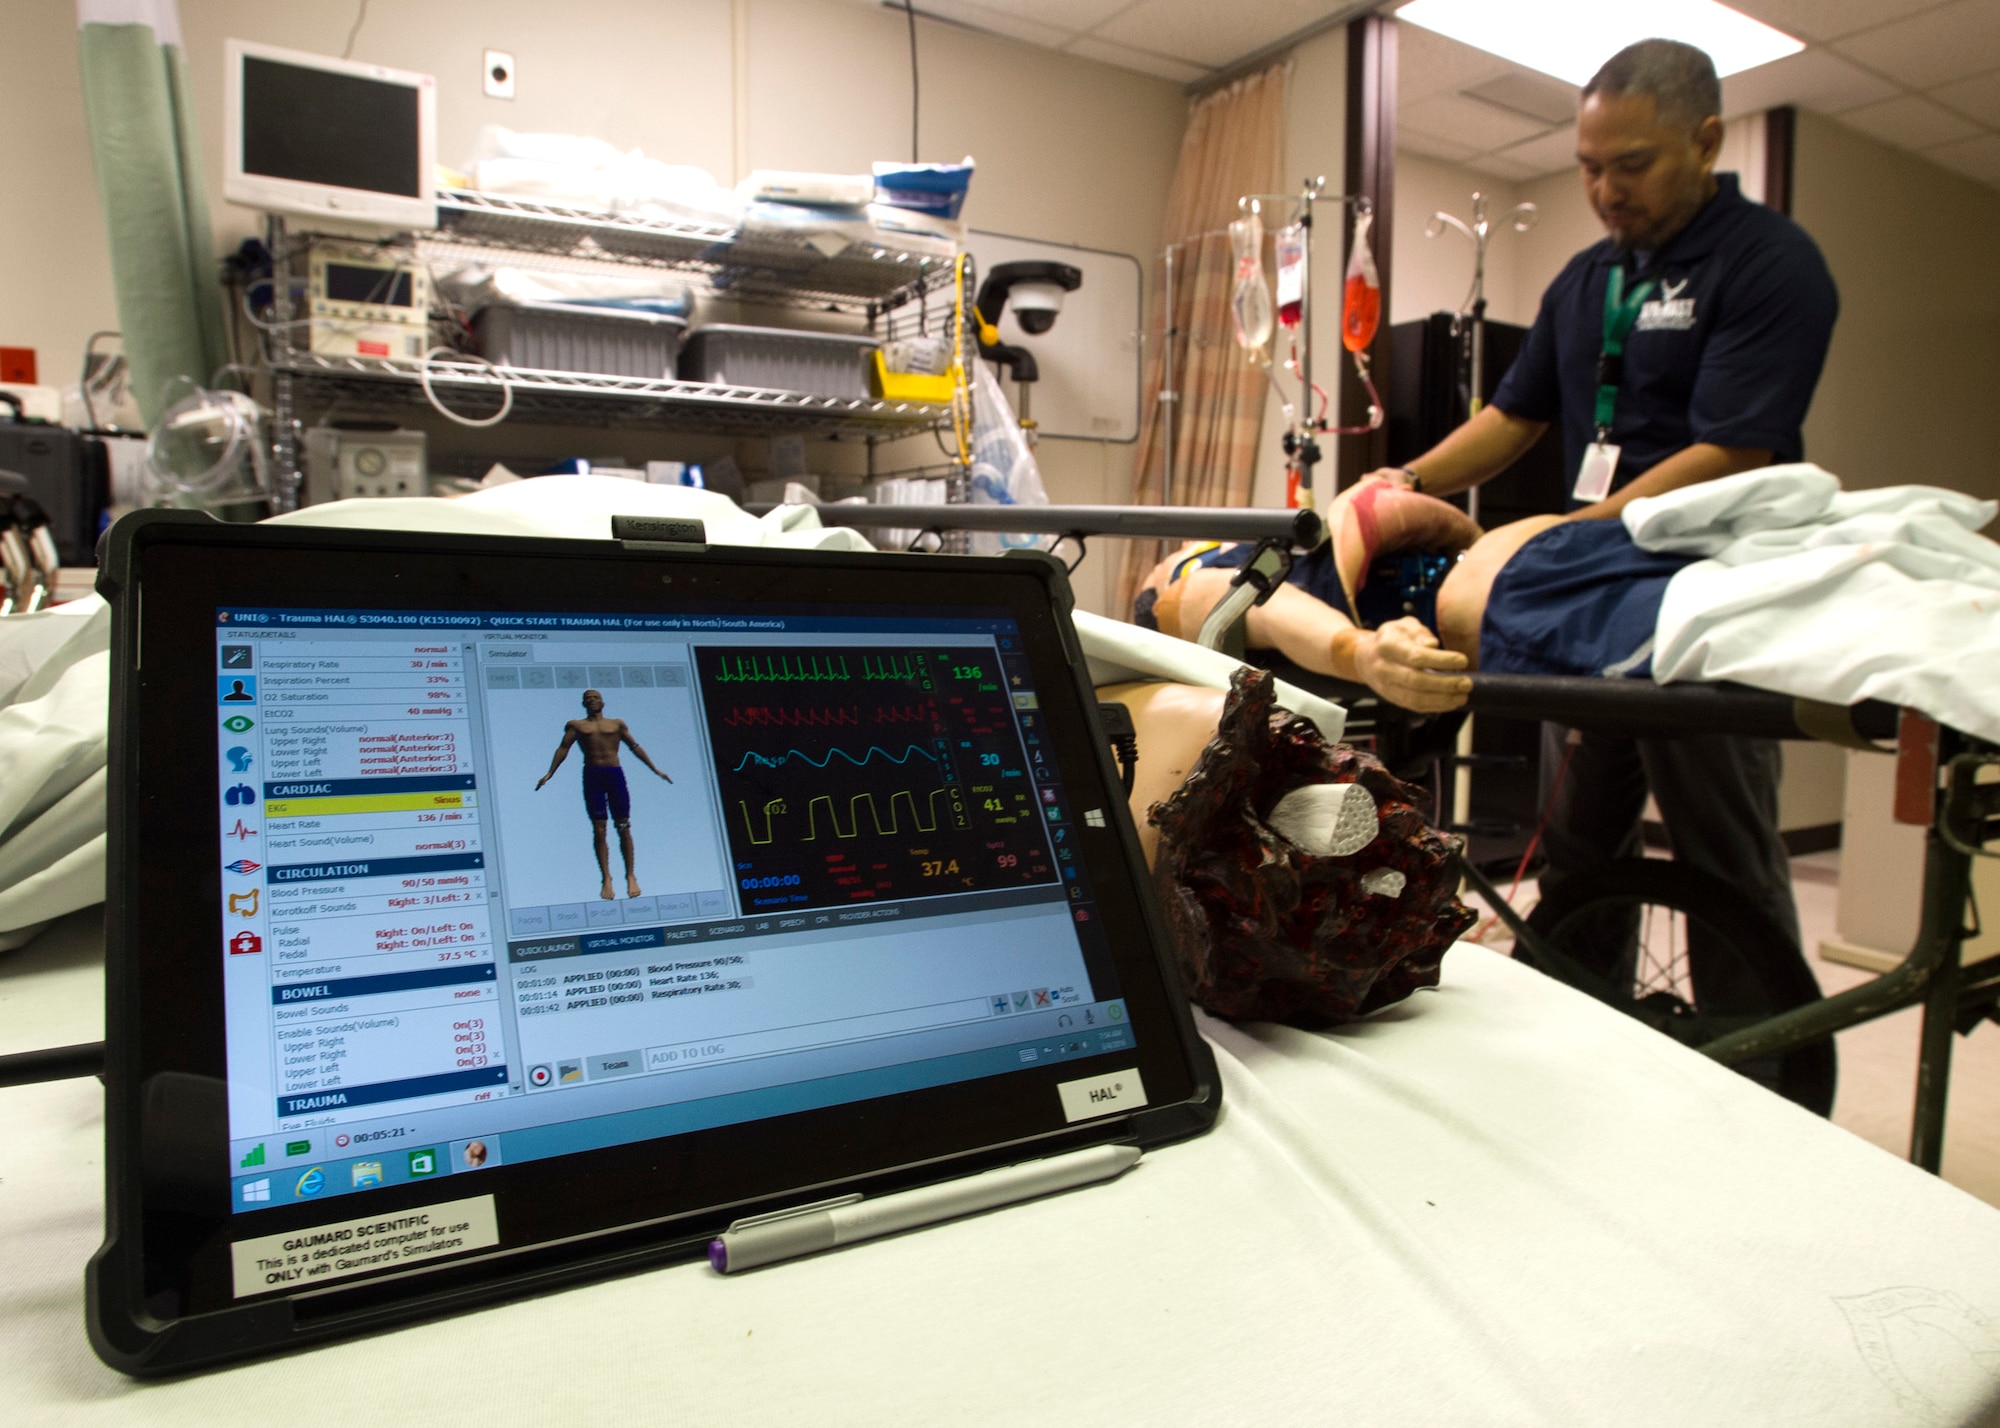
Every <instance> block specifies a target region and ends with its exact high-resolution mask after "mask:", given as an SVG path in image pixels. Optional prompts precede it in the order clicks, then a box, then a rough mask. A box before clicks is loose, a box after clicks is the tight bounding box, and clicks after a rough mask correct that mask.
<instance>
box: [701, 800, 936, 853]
mask: <svg viewBox="0 0 2000 1428" xmlns="http://www.w3.org/2000/svg"><path fill="white" fill-rule="evenodd" d="M955 791H956V790H954V789H951V788H934V789H932V790H931V791H930V797H929V798H927V799H926V800H925V811H924V813H922V814H920V813H918V812H917V795H916V793H915V792H914V791H913V790H911V789H907V788H905V789H898V790H897V791H896V792H895V793H892V794H890V795H889V821H888V823H887V824H886V825H885V824H884V823H883V822H882V809H881V806H880V805H879V804H877V803H876V802H875V795H874V794H872V793H857V794H855V795H854V797H852V798H851V799H849V800H848V801H847V826H846V827H845V828H843V827H841V826H840V814H839V811H838V810H837V809H836V808H835V806H834V802H833V799H832V798H831V797H830V796H829V795H826V794H821V795H820V796H819V797H817V798H812V799H808V800H807V801H806V832H805V836H804V837H803V838H801V839H799V841H800V842H801V843H816V842H818V841H819V836H820V828H821V826H822V825H821V819H820V808H821V805H824V806H825V809H826V817H825V826H826V827H828V828H830V829H831V830H832V833H833V836H834V837H836V838H858V837H859V836H861V805H862V803H864V802H865V803H867V805H868V815H869V818H870V819H871V820H872V821H873V822H874V824H875V831H876V833H878V834H879V835H881V836H882V837H885V838H890V837H894V836H895V835H896V834H897V833H898V832H899V831H901V826H902V825H901V819H900V818H899V817H898V815H897V811H896V805H897V804H898V803H902V804H905V805H907V806H908V808H909V816H910V823H911V825H912V826H913V827H914V828H915V829H916V831H917V832H919V833H935V832H937V826H938V809H937V801H938V799H940V798H942V797H946V796H947V795H950V794H952V793H954V792H955ZM736 806H737V807H738V808H739V809H741V810H742V811H743V831H744V832H745V833H746V834H748V835H749V838H750V841H751V842H752V843H754V844H756V845H757V846H759V847H762V846H764V845H765V844H767V843H770V842H772V841H774V840H775V839H776V837H777V832H776V830H775V828H774V827H773V820H774V819H777V818H782V817H786V816H789V815H790V813H791V809H790V808H789V807H788V806H787V803H786V800H784V799H782V798H774V799H772V800H771V801H770V802H768V803H766V804H765V805H764V808H763V811H762V815H761V816H762V818H763V820H764V832H763V836H762V837H759V836H758V833H757V824H756V819H757V817H758V816H759V815H756V814H753V813H751V811H750V805H749V803H747V802H746V801H744V800H742V799H738V800H737V801H736ZM947 807H948V809H949V811H950V813H951V819H952V824H953V826H955V827H959V828H963V827H964V826H965V811H964V810H963V809H962V808H960V807H959V806H958V804H957V801H956V800H953V801H952V802H951V803H950V804H949V805H947ZM926 815H928V821H926Z"/></svg>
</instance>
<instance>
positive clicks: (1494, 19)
mask: <svg viewBox="0 0 2000 1428" xmlns="http://www.w3.org/2000/svg"><path fill="white" fill-rule="evenodd" d="M1396 18H1397V19H1399V20H1408V21H1409V22H1410V23H1411V24H1413V25H1421V26H1422V27H1423V28H1424V29H1426V30H1435V31H1436V32H1437V33H1438V34H1440V35H1447V36H1449V37H1450V38H1452V39H1454V40H1458V41H1460V42H1461V43H1464V44H1468V45H1471V46H1473V47H1474V48H1475V49H1482V50H1485V51H1486V52H1487V53H1488V54H1496V55H1498V56H1500V58H1502V59H1509V60H1513V61H1514V62H1515V63H1516V64H1524V65H1526V66H1527V67H1528V68H1529V69H1538V70H1540V71H1541V72H1542V73H1543V74H1552V75H1554V76H1555V77H1556V78H1557V79H1566V80H1568V81H1569V82H1570V83H1571V84H1586V83H1588V82H1589V80H1590V77H1591V76H1592V75H1594V74H1596V73H1597V69H1598V66H1599V65H1601V64H1603V63H1604V62H1605V61H1606V60H1608V59H1610V58H1611V57H1612V56H1613V55H1615V54H1617V53H1618V51H1620V50H1622V49H1624V48H1625V46H1627V45H1629V44H1631V43H1633V42H1634V41H1636V40H1654V39H1657V40H1681V41H1683V42H1685V43H1687V44H1690V45H1695V46H1697V47H1698V48H1700V49H1703V50H1706V51H1707V52H1708V56H1709V58H1710V59H1712V60H1714V61H1715V72H1716V74H1718V75H1726V74H1735V73H1737V72H1738V71H1740V70H1746V69H1755V68H1756V67H1757V66H1758V65H1760V64H1769V63H1770V62H1771V61H1772V60H1776V59H1783V58H1784V57H1785V56H1786V55H1795V54H1797V53H1798V52H1799V51H1800V50H1802V49H1804V48H1805V45H1804V43H1803V42H1801V41H1799V40H1795V39H1793V38H1792V37H1791V36H1790V35H1787V34H1785V33H1784V32H1783V31H1782V30H1774V29H1772V28H1771V27H1770V26H1769V25H1766V24H1764V23H1763V22H1762V21H1761V20H1753V19H1751V18H1750V17H1749V16H1748V15H1745V14H1742V13H1740V12H1739V11H1736V10H1732V9H1730V8H1729V7H1728V6H1727V5H1718V4H1717V3H1715V0H1410V3H1409V4H1407V5H1405V6H1404V7H1403V8H1402V9H1400V10H1398V11H1397V12H1396Z"/></svg>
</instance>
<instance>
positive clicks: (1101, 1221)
mask: <svg viewBox="0 0 2000 1428" xmlns="http://www.w3.org/2000/svg"><path fill="white" fill-rule="evenodd" d="M95 940H96V932H95V927H94V924H93V922H92V920H91V918H90V917H89V915H87V914H85V915H79V916H77V917H74V918H71V919H67V920H65V922H63V923H62V924H59V925H58V926H57V927H56V928H55V929H53V930H52V931H51V932H50V933H48V934H45V936H44V937H43V939H41V940H40V941H39V942H37V943H35V944H31V945H30V946H29V947H27V948H25V949H23V950H22V951H20V952H18V953H14V954H10V955H9V956H7V957H6V958H4V959H0V1051H14V1050H23V1049H27V1048H30V1047H35V1046H49V1045H58V1044H63V1043H66V1042H70V1041H78V1040H88V1039H92V1038H94V1037H95V1036H96V1034H97V1032H98V1029H99V1027H100V1025H101V1008H100V998H101V979H100V976H99V973H98V970H97V968H96V966H95ZM1202 1026H1203V1030H1204V1032H1205V1033H1206V1034H1207V1035H1208V1037H1209V1038H1210V1040H1211V1042H1212V1043H1213V1044H1214V1045H1215V1048H1216V1052H1217V1056H1218V1059H1219V1061H1220V1063H1221V1067H1222V1075H1223V1082H1224V1087H1225V1098H1224V1112H1223V1117H1222V1121H1221V1123H1220V1124H1219V1125H1218V1126H1217V1128H1216V1129H1215V1130H1214V1131H1213V1132H1212V1133H1211V1134H1209V1135H1208V1136H1206V1137H1204V1138H1202V1139H1200V1140H1197V1141H1192V1142H1189V1143H1187V1144H1184V1145H1179V1146H1171V1147H1167V1148H1165V1149H1162V1150H1160V1151H1158V1152H1156V1153H1154V1154H1152V1155H1149V1156H1148V1157H1147V1158H1146V1160H1145V1161H1144V1162H1142V1163H1141V1164H1140V1165H1139V1166H1138V1168H1137V1169H1135V1170H1134V1171H1132V1172H1131V1173H1130V1174H1128V1175H1127V1176H1126V1177H1125V1178H1124V1179H1122V1180H1120V1181H1118V1182H1115V1183H1113V1184H1110V1185H1105V1186H1097V1187H1092V1188H1090V1189H1086V1190H1082V1191H1077V1192H1074V1193H1071V1194H1068V1195H1063V1196H1059V1197H1056V1198H1054V1199H1050V1200H1045V1201H1040V1202H1036V1203H1032V1204H1027V1205H1020V1206H1015V1207H1012V1208H1009V1209H1006V1210H1002V1211H998V1212H995V1213H992V1214H989V1215H985V1216H981V1217H978V1218H975V1219H972V1220H967V1221H961V1222H958V1223H955V1224H949V1225H941V1226H936V1227H933V1228H930V1229H927V1230H923V1231H920V1232H917V1233H914V1234H908V1235H903V1236H900V1237H897V1238H894V1239H890V1240H883V1241H877V1242H874V1243H872V1244H868V1245H864V1246H860V1247H857V1248H852V1249H848V1250H844V1251H838V1252H835V1253H832V1254H827V1255H822V1256H819V1257H817V1258H814V1259H810V1260H802V1261H796V1262H792V1263H788V1264H783V1265H778V1266H775V1267H773V1268H770V1269H766V1270H763V1271H759V1272H756V1273H753V1274H749V1275H744V1276H740V1277H736V1278H729V1279H725V1278H722V1277H721V1276H718V1275H716V1274H714V1273H713V1272H712V1271H710V1270H709V1269H708V1267H707V1266H706V1265H698V1264H688V1265H680V1266H675V1267H671V1268H666V1269H660V1270H655V1271H652V1272H649V1273H644V1274H638V1275H632V1276H629V1277H626V1278H622V1279H615V1280H610V1281H605V1282H602V1283H598V1284H593V1285H589V1286H586V1287H583V1288H579V1289H572V1290H568V1291H565V1292H562V1293H557V1294H550V1295H545V1296H542V1297H540V1298H535V1299H528V1300H523V1301H519V1302H516V1303H512V1304H507V1305H503V1306H500V1307H497V1308H491V1309H487V1310H483V1311H481V1312H477V1313H472V1314H464V1315H460V1316H458V1317H455V1318H451V1319H446V1320H442V1321H437V1322H433V1323H428V1324H423V1325H419V1326H416V1327H413V1328H407V1329H403V1330H400V1331H397V1332H393V1333H387V1334H379V1335H376V1336H373V1337H370V1338H365V1339H360V1340H354V1341H350V1342H347V1343H342V1344H337V1345H333V1346H328V1347H321V1348H318V1349H313V1350H308V1351H306V1352H302V1353H297V1354H292V1355H289V1356H285V1357H280V1358H274V1359H268V1360H264V1361H262V1362H257V1363H252V1364H247V1365H242V1366H238V1367H235V1368H230V1369H226V1370H222V1371H218V1372H213V1373H209V1374H205V1375H201V1376H197V1377H192V1378H187V1379H182V1380H177V1381H171V1382H166V1383H136V1382H132V1381H130V1380H127V1379H124V1378H122V1377H120V1376H119V1375H117V1374H115V1373H113V1372H112V1371H110V1370H109V1369H106V1368H104V1367H103V1366H101V1365H100V1364H99V1363H98V1362H97V1360H96V1359H95V1358H94V1357H93V1356H92V1354H91V1351H90V1348H89V1345H88V1344H87V1342H86V1341H85V1338H84V1333H83V1266H84V1261H85V1259H86V1258H87V1257H88V1256H89V1254H90V1253H91V1251H92V1250H93V1249H94V1248H95V1247H96V1245H97V1243H98V1240H99V1238H100V1235H101V1228H102V1221H101V1216H102V1209H101V1194H102V1191H101V1179H102V1168H103V1160H102V1136H103V1130H102V1116H101V1093H100V1089H99V1087H98V1085H97V1083H96V1082H94V1081H71V1082H65V1083H58V1084H52V1085H44V1086H34V1087H20V1088H14V1089H9V1090H0V1117H4V1120H0V1124H4V1126H5V1127H6V1134H5V1135H4V1136H0V1265H4V1266H5V1268H4V1271H0V1276H4V1277H0V1420H4V1421H6V1422H8V1423H32V1424H40V1423H62V1424H72V1423H75V1424H98V1423H104V1424H121V1425H127V1424H151V1423H162V1424H182V1423H185V1424H191V1425H192V1424H203V1425H211V1424H233V1423H251V1422H256V1423H260V1424H263V1423H270V1422H274V1421H307V1422H322V1421H333V1422H342V1423H359V1422H369V1423H377V1422H388V1423H449V1424H454V1425H456V1424H465V1425H482V1426H483V1425H501V1424H515V1423H520V1424H563V1423H583V1422H591V1423H603V1422H608V1421H616V1422H626V1423H631V1422H644V1423H681V1422H687V1423H695V1422H700V1423H731V1424H737V1423H748V1424H763V1423H813V1424H822V1423H832V1424H846V1423H854V1424H864V1423H866V1424H873V1423H883V1422H911V1423H935V1422H951V1423H959V1422H975V1423H984V1422H999V1423H1035V1424H1061V1425H1064V1428H1073V1426H1074V1425H1088V1424H1099V1423H1104V1424H1114V1423H1134V1422H1163V1423H1226V1424H1233V1423H1265V1424H1276V1423H1292V1422H1301V1421H1304V1422H1314V1423H1322V1422H1324V1423H1342V1424H1391V1425H1401V1424H1440V1423H1441V1424H1460V1423H1462V1424H1477V1425H1482V1428H1485V1425H1498V1424H1512V1423H1561V1424H1610V1423H1616V1424H1663V1425H1665V1424H1671V1425H1676V1428H1682V1426H1683V1425H1691V1424H1708V1423H1714V1424H1764V1423H1774V1424H1776V1423H1784V1424H1791V1423H1798V1424H1813V1425H1825V1424H1868V1425H1888V1424H1924V1425H1931V1424H1958V1423H1974V1422H1986V1421H1989V1418H1994V1417H2000V1415H1996V1413H1995V1409H1996V1407H2000V1211H1996V1210H1994V1209H1992V1208H1990V1207H1988V1206H1986V1205H1984V1204H1982V1203H1980V1202H1978V1201H1976V1200H1974V1199H1972V1198H1971V1197H1969V1196H1967V1195H1965V1194H1964V1193H1962V1192H1960V1191H1958V1190H1956V1189H1954V1188H1953V1187H1951V1186H1949V1185H1946V1184H1944V1183H1943V1182H1941V1181H1939V1180H1936V1179H1934V1178H1933V1177H1931V1176H1928V1175H1925V1174H1923V1173H1921V1172H1919V1171H1917V1170H1915V1169H1914V1168H1912V1167H1911V1166H1909V1165H1907V1164H1905V1163H1903V1162H1901V1161H1899V1160H1896V1159H1895V1158H1893V1157H1891V1156H1889V1155H1887V1154H1885V1153H1884V1152H1882V1151H1880V1150H1877V1149H1876V1148H1874V1147H1873V1146H1870V1145H1868V1144H1866V1143H1864V1142H1862V1141H1860V1140H1857V1139H1855V1138H1854V1137H1852V1136H1850V1135H1848V1134H1847V1133H1846V1132H1844V1131H1841V1130H1839V1129H1837V1128H1835V1127H1834V1126H1832V1125H1829V1124H1828V1123H1826V1122H1825V1121H1822V1120H1820V1119H1818V1118H1816V1117H1814V1116H1811V1115H1809V1114H1807V1113H1806V1112H1804V1111H1801V1110H1799V1109H1797V1108H1796V1107H1794V1106H1792V1105H1790V1104H1788V1103H1786V1102H1784V1101H1781V1100H1779V1099H1778V1098H1776V1097H1774V1096H1771V1095H1769V1094H1767V1093H1766V1092H1764V1091H1762V1090H1760V1089H1758V1088H1756V1087H1754V1086H1751V1085H1749V1084H1748V1083H1746V1082H1744V1081H1742V1080H1740V1079H1739V1078H1737V1077H1736V1076H1735V1075H1733V1074H1732V1073H1730V1072H1729V1071H1727V1070H1725V1069H1723V1068H1721V1067H1719V1066H1716V1065H1714V1064H1713V1063H1711V1062H1709V1061H1707V1060H1706V1059H1705V1058H1703V1057H1700V1056H1698V1055H1696V1054H1694V1053H1692V1052H1688V1051H1685V1050H1683V1049H1681V1048H1680V1047H1677V1046H1675V1045H1673V1044H1672V1043H1670V1042H1669V1041H1667V1040H1666V1039H1665V1038H1662V1037H1659V1036H1657V1035H1655V1034H1654V1033H1652V1032H1649V1031H1647V1030H1645V1029H1644V1028H1643V1027H1640V1026H1639V1025H1637V1024H1636V1023H1634V1022H1631V1021H1629V1020H1627V1019H1625V1018H1624V1017H1621V1016H1619V1015H1617V1014H1615V1013H1612V1012H1610V1011H1608V1010H1606V1009H1605V1008H1603V1007H1600V1006H1598V1005H1597V1004H1595V1003H1593V1002H1590V1001H1588V1000H1587V999H1585V998H1583V997H1581V996H1579V995H1577V994H1575V993H1573V992H1570V991H1569V990H1567V989H1565V988H1563V987H1560V986H1558V985H1556V984H1554V983H1552V982H1549V981H1547V980H1545V979H1544V978H1542V977H1540V976H1539V975H1537V974H1535V973H1533V972H1531V971H1528V970H1527V969H1525V968H1522V967H1520V966H1518V965H1516V964H1514V963H1512V962H1509V961H1507V960H1506V959H1504V958H1501V957H1498V956H1496V955H1494V954H1492V953H1490V952H1487V951H1485V950H1483V949H1480V948H1476V947H1460V948H1458V949H1456V950H1454V951H1453V952H1452V953H1451V955H1450V956H1449V957H1448V958H1447V959H1446V961H1445V979H1444V985H1443V987H1442V988H1441V989H1439V990H1438V991H1436V992H1429V993H1421V994H1419V995H1418V996H1416V997H1415V998H1413V999H1411V1000H1410V1001H1408V1002H1406V1003H1404V1004H1402V1005H1401V1006H1398V1007H1393V1008H1390V1009H1389V1010H1388V1011H1386V1012H1384V1013H1382V1014H1380V1015H1378V1016H1377V1017H1375V1018H1374V1019H1372V1020H1371V1021H1369V1022H1367V1023H1365V1024H1362V1025H1357V1026H1352V1027H1347V1028H1343V1029H1341V1030H1338V1031H1335V1032H1331V1033H1325V1034H1308V1033H1303V1032H1296V1031H1290V1030H1286V1029H1283V1028H1276V1027H1270V1026H1247V1027H1232V1026H1229V1025H1227V1024H1224V1023H1220V1022H1216V1021H1212V1020H1207V1019H1204V1020H1203V1022H1202Z"/></svg>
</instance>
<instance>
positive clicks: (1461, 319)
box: [1424, 190, 1537, 837]
mask: <svg viewBox="0 0 2000 1428" xmlns="http://www.w3.org/2000/svg"><path fill="white" fill-rule="evenodd" d="M1536 212H1537V211H1536V208H1535V205H1534V204H1532V203H1517V204H1515V205H1514V209H1513V212H1511V213H1509V214H1508V215H1507V218H1508V221H1509V222H1510V223H1511V224H1512V225H1513V227H1514V231H1515V232H1516V233H1526V232H1527V231H1528V230H1529V229H1530V228H1533V227H1534V226H1535V218H1536ZM1447 228H1453V229H1456V230H1457V231H1458V232H1460V233H1463V234H1464V235H1465V236H1466V238H1467V239H1469V240H1470V241H1471V243H1472V287H1471V289H1470V290H1469V291H1467V293H1466V295H1465V301H1464V302H1462V303H1460V304H1459V306H1458V311H1457V312H1455V313H1453V314H1452V318H1451V335H1452V336H1453V337H1459V336H1461V335H1463V334H1464V332H1465V323H1466V318H1467V317H1470V318H1471V319H1472V363H1471V366H1472V371H1471V386H1470V388H1469V389H1468V392H1467V400H1466V412H1465V414H1466V417H1467V418H1468V419H1470V418H1472V417H1475V416H1477V415H1479V412H1480V409H1481V408H1482V407H1484V406H1485V405H1486V242H1487V239H1488V238H1489V237H1490V236H1491V233H1492V229H1493V224H1492V222H1491V220H1489V219H1488V218H1487V216H1486V195H1485V194H1483V193H1480V192H1478V191H1477V190H1475V191H1474V192H1473V195H1472V222H1470V223H1467V222H1466V221H1465V220H1464V219H1462V218H1456V217H1454V216H1452V215H1451V214H1449V213H1446V212H1445V211H1444V210H1443V209H1439V210H1438V211H1437V212H1436V213H1433V214H1432V215H1431V219H1430V222H1428V223H1426V224H1425V225H1424V237H1426V238H1435V237H1437V236H1438V234H1440V233H1442V232H1444V230H1445V229H1447ZM1465 513H1466V515H1468V516H1469V517H1471V518H1472V519H1473V520H1475V521H1477V520H1478V519H1479V488H1478V487H1477V486H1474V487H1472V488H1471V489H1470V490H1468V491H1467V492H1466V493H1465ZM1453 753H1454V754H1455V755H1456V757H1455V758H1454V759H1453V760H1452V764H1451V769H1452V778H1451V784H1452V788H1451V821H1452V823H1453V824H1454V825H1456V826H1458V827H1463V828H1466V829H1467V834H1468V837H1469V836H1470V827H1469V825H1470V824H1471V822H1472V760H1473V753H1472V720H1471V719H1470V718H1468V719H1466V721H1465V722H1464V723H1463V724H1461V725H1459V726H1458V742H1457V745H1456V746H1455V748H1454V749H1453ZM1443 792H1444V790H1443V789H1442V788H1440V789H1439V790H1438V793H1439V795H1440V796H1442V794H1443Z"/></svg>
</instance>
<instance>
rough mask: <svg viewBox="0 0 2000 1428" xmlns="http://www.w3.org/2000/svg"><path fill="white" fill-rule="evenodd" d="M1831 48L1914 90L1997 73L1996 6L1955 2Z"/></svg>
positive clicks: (1999, 20) (1981, 0)
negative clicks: (1983, 74)
mask: <svg viewBox="0 0 2000 1428" xmlns="http://www.w3.org/2000/svg"><path fill="white" fill-rule="evenodd" d="M1834 48H1835V49H1837V50H1839V51H1840V52H1841V53H1842V54H1844V55H1846V56H1848V57H1849V58H1850V59H1854V60H1857V61H1859V62H1860V63H1862V64H1865V65H1867V66H1868V67H1869V68H1870V69H1873V70H1879V71H1880V72H1881V73H1883V74H1886V75H1887V76H1888V77H1889V78H1891V79H1893V80H1897V81H1899V82H1901V83H1903V84H1907V85H1910V86H1911V87H1912V88H1915V89H1928V88H1930V87H1931V86H1932V85H1934V84H1945V83H1948V82H1950V81H1951V80H1954V79H1964V78H1965V77H1966V76H1968V75H1973V74H1979V73H1980V72H1982V71H1984V70H1989V69H2000V5H1996V4H1994V3H1993V0H1955V3H1953V4H1950V5H1941V6H1939V7H1938V8H1937V9H1935V10H1926V11H1924V12H1923V13H1922V14H1920V15H1912V16H1911V17H1910V18H1908V19H1907V20H1898V21H1896V22H1895V23H1894V24H1889V25H1884V26H1882V27H1881V28H1880V29H1874V30H1866V31H1863V32H1862V33H1861V34H1858V35H1849V36H1848V37H1847V38H1846V39H1844V40H1841V41H1840V42H1839V43H1838V44H1837V45H1835V46H1834Z"/></svg>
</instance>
